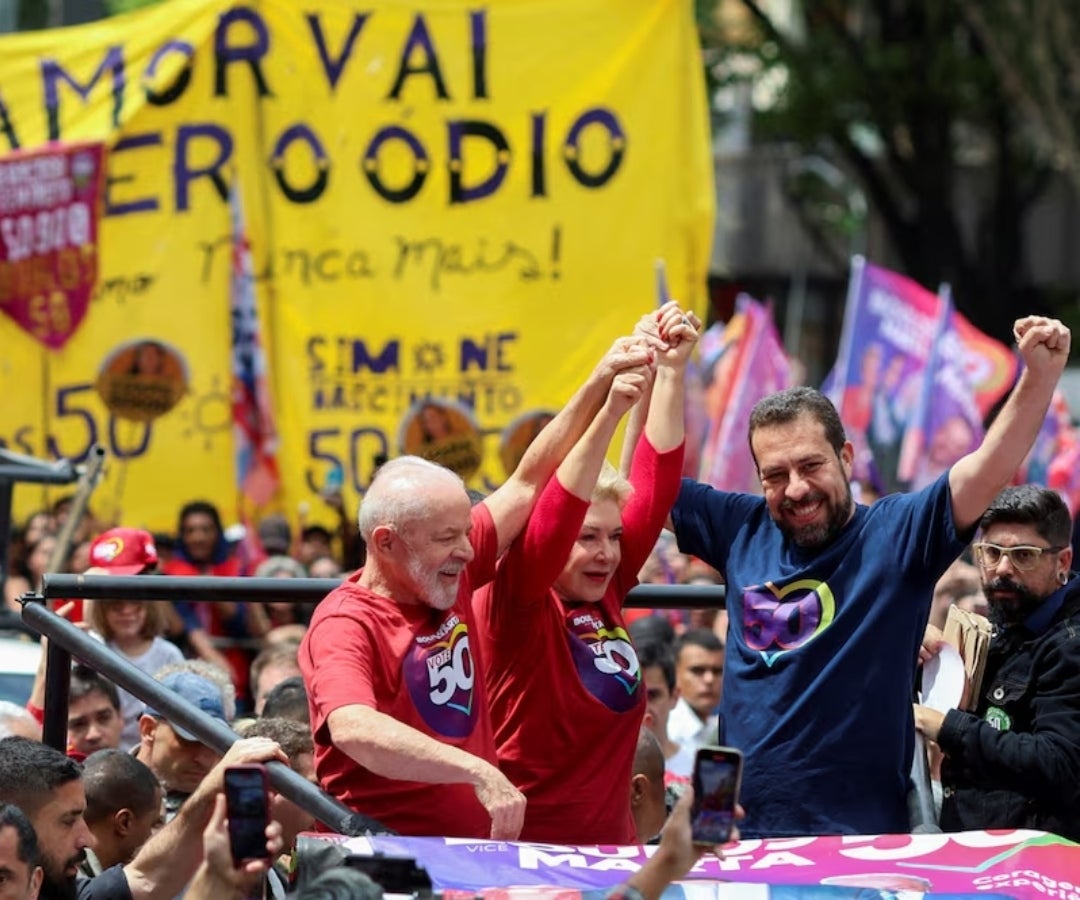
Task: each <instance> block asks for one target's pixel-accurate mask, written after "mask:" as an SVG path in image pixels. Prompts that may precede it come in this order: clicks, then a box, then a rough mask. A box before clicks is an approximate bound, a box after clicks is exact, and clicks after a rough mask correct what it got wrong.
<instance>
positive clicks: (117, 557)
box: [90, 528, 158, 575]
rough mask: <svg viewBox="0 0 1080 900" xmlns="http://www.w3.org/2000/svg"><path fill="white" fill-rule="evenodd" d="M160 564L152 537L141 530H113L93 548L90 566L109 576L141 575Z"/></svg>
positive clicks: (91, 549)
mask: <svg viewBox="0 0 1080 900" xmlns="http://www.w3.org/2000/svg"><path fill="white" fill-rule="evenodd" d="M157 564H158V553H157V547H155V546H154V538H153V535H151V534H150V532H149V531H143V530H142V529H141V528H110V529H109V530H108V531H106V532H105V533H104V534H100V535H98V537H97V538H95V539H94V542H93V543H92V544H91V545H90V565H91V566H94V567H96V568H99V569H105V570H107V571H108V573H109V574H110V575H138V574H139V573H140V572H145V571H146V570H147V569H153V568H154V567H155V566H157Z"/></svg>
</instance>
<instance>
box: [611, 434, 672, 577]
mask: <svg viewBox="0 0 1080 900" xmlns="http://www.w3.org/2000/svg"><path fill="white" fill-rule="evenodd" d="M684 449H685V442H684V443H682V444H680V445H679V446H678V447H676V448H675V449H674V450H668V451H667V452H666V453H657V452H656V450H655V449H654V448H653V445H652V444H650V443H649V439H648V438H647V437H645V435H642V436H641V439H640V440H639V441H638V443H637V447H635V448H634V460H633V462H632V463H631V465H630V484H631V485H633V487H634V491H633V493H632V494H631V495H630V499H629V500H628V501H627V504H626V508H625V509H623V536H622V562H620V563H619V580H620V582H622V583H630V584H633V583H635V580H636V578H637V573H638V572H639V571H641V567H642V566H643V565H645V560H646V559H648V558H649V553H650V551H651V550H652V548H653V546H654V545H655V544H656V539H657V538H658V537H660V531H661V530H662V529H663V527H664V520H665V519H667V516H668V513H669V512H670V511H671V507H672V506H673V505H674V503H675V498H676V497H678V495H679V483H680V482H681V480H682V465H683V451H684Z"/></svg>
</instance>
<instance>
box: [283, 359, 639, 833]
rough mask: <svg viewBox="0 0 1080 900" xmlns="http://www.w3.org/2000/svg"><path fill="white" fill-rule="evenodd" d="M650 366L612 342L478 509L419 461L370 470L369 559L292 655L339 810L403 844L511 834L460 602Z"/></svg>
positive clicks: (363, 515) (519, 803)
mask: <svg viewBox="0 0 1080 900" xmlns="http://www.w3.org/2000/svg"><path fill="white" fill-rule="evenodd" d="M648 356H649V351H648V349H647V347H646V345H645V342H644V341H643V340H640V339H629V338H624V339H620V341H617V342H616V345H615V347H613V348H612V350H611V351H609V352H608V354H606V355H605V357H604V359H603V360H602V361H601V363H600V365H599V366H598V367H597V369H596V370H595V371H594V372H593V374H592V376H591V377H590V378H589V380H588V382H587V383H586V384H585V386H584V387H583V388H582V389H581V390H579V391H578V392H577V394H575V396H574V397H573V398H572V399H571V401H570V402H569V403H568V404H567V406H566V407H565V408H564V409H563V411H562V412H561V413H560V414H559V416H558V417H556V419H555V420H553V421H552V423H551V424H549V425H548V427H547V428H545V429H544V431H543V432H542V434H541V435H540V436H539V438H538V439H537V440H536V441H535V442H534V443H533V444H532V445H531V446H530V447H529V449H528V450H527V451H526V453H525V455H524V457H523V458H522V461H521V463H520V464H519V465H518V467H517V469H516V470H515V471H514V473H513V474H512V475H511V476H510V478H509V479H507V481H506V483H505V484H503V485H502V486H501V487H500V488H499V489H498V490H496V491H495V492H494V493H492V494H491V495H490V496H489V497H487V498H486V499H484V500H483V501H482V502H480V503H477V504H476V505H475V506H472V505H471V504H470V500H469V495H468V494H467V493H466V490H465V485H464V483H463V482H462V480H461V479H460V478H459V477H458V476H457V475H456V474H454V473H452V472H451V471H450V470H448V469H445V468H443V467H441V466H438V465H436V464H434V463H431V462H428V461H427V460H423V459H420V458H418V457H402V458H400V459H397V460H392V461H391V462H388V463H386V464H385V465H384V466H382V467H381V468H380V469H379V472H378V474H377V475H376V476H375V478H374V479H373V481H372V484H371V487H370V489H369V490H368V492H367V494H366V495H365V497H364V502H363V504H362V506H361V509H360V517H359V526H360V532H361V534H362V535H363V538H364V540H365V541H366V543H367V548H368V556H367V563H366V565H365V566H364V568H362V569H361V570H359V571H358V572H357V573H356V574H354V575H353V576H351V577H350V578H349V579H348V580H346V581H345V582H344V583H343V584H342V585H341V586H340V587H338V588H336V589H335V590H334V591H333V592H331V593H330V595H329V596H328V597H327V598H326V599H325V600H323V601H322V602H321V603H320V604H319V606H318V607H317V609H316V611H315V614H314V616H313V618H312V621H311V625H310V627H309V629H308V632H307V635H306V636H305V638H304V641H303V643H302V644H301V647H300V668H301V670H302V671H303V674H304V680H305V682H306V684H307V689H308V696H309V704H310V707H311V725H312V730H313V732H314V737H315V767H316V772H317V773H318V776H319V781H320V783H321V784H322V785H323V787H324V788H325V789H326V790H327V791H328V792H330V793H331V794H333V795H334V796H336V797H338V798H339V799H340V800H342V801H343V802H344V803H346V804H347V805H348V806H350V807H351V808H353V809H355V810H357V811H358V812H361V813H363V814H365V815H368V816H371V817H373V818H375V819H377V820H379V821H381V822H382V823H384V824H385V825H387V826H389V827H390V828H393V829H395V830H396V831H398V832H400V833H402V834H407V835H446V836H457V837H476V838H486V837H489V836H490V837H491V838H494V839H514V838H516V837H517V836H518V834H519V832H520V830H521V824H522V820H523V817H524V805H525V801H524V798H523V797H522V796H521V794H520V793H519V792H518V791H517V790H516V789H515V788H514V787H513V785H511V784H510V782H509V781H508V780H507V778H506V777H505V776H504V775H503V774H502V773H501V772H500V771H499V769H498V767H497V757H496V754H495V742H494V737H493V733H492V727H491V719H490V713H489V710H488V704H487V696H486V692H485V688H484V683H483V677H482V673H483V662H484V661H483V659H482V658H481V656H480V655H479V653H477V652H476V651H475V629H474V627H473V615H472V610H471V606H470V598H471V597H472V591H473V588H474V586H478V585H481V584H484V583H485V582H487V581H490V580H491V578H492V577H493V576H494V573H495V560H496V559H497V557H498V556H499V554H500V553H502V552H503V551H504V550H505V549H506V547H507V546H509V544H510V542H511V541H512V540H513V539H514V538H515V537H516V536H517V534H518V532H519V531H520V530H521V528H522V527H523V526H524V524H525V522H526V520H527V519H528V517H529V514H530V512H531V511H532V507H533V504H534V503H535V502H536V497H537V496H538V495H539V493H540V491H541V489H542V488H543V486H544V485H545V484H546V483H547V481H548V479H549V478H550V477H551V474H552V472H553V471H554V469H555V467H556V465H557V464H558V461H559V460H561V459H562V458H563V456H564V455H565V454H566V453H567V452H568V451H569V450H570V449H571V447H573V445H574V444H575V443H576V442H577V440H578V439H579V438H580V437H581V435H582V433H583V432H584V430H585V428H586V427H587V425H588V423H589V422H591V421H592V419H593V418H594V417H595V415H596V412H597V410H598V409H599V407H600V406H601V405H602V403H603V402H604V400H605V398H606V397H607V395H608V391H609V388H610V386H611V383H612V381H613V379H614V378H615V377H616V375H617V373H618V372H620V371H623V370H625V369H635V368H639V367H641V366H642V365H644V364H645V363H646V362H647V360H648ZM628 780H629V776H627V781H628ZM621 794H622V795H623V796H626V795H627V790H626V783H624V784H623V785H621Z"/></svg>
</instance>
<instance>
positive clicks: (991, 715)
mask: <svg viewBox="0 0 1080 900" xmlns="http://www.w3.org/2000/svg"><path fill="white" fill-rule="evenodd" d="M983 719H984V720H985V721H986V722H988V723H989V724H990V727H991V728H996V729H997V730H998V731H1008V730H1009V729H1010V728H1012V719H1010V718H1009V714H1008V713H1007V712H1005V710H1003V709H998V708H997V707H996V706H991V707H990V708H989V709H988V710H987V711H986V715H985V716H983Z"/></svg>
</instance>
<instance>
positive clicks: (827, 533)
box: [776, 487, 855, 549]
mask: <svg viewBox="0 0 1080 900" xmlns="http://www.w3.org/2000/svg"><path fill="white" fill-rule="evenodd" d="M818 498H821V499H822V501H823V502H824V503H825V504H826V506H827V507H828V509H829V514H828V516H826V518H825V521H824V522H821V523H816V522H815V523H813V524H810V525H803V526H800V527H795V526H792V525H791V524H790V523H789V522H788V521H786V520H785V519H783V518H781V519H779V520H778V521H777V523H776V524H777V526H778V527H779V528H780V531H781V533H782V534H783V535H784V537H785V538H787V539H788V540H789V541H793V542H794V543H795V544H797V545H798V546H799V547H802V548H804V549H813V548H815V547H824V546H825V545H826V544H829V543H831V542H832V540H833V538H835V537H836V536H837V535H838V534H839V533H840V532H841V530H842V529H843V527H844V526H845V525H846V524H847V521H848V519H850V518H851V509H852V507H853V506H854V504H855V501H854V499H853V498H852V496H851V488H850V487H849V488H848V490H847V493H846V494H845V496H844V499H843V500H842V501H841V502H840V503H838V504H836V505H835V506H834V505H832V504H831V503H830V501H829V498H828V497H826V496H825V495H824V494H813V495H812V496H810V497H808V498H806V499H808V500H810V501H811V502H813V501H815V500H817V499H818ZM804 502H805V501H804ZM787 503H788V501H786V500H785V501H784V504H785V505H786V504H787Z"/></svg>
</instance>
